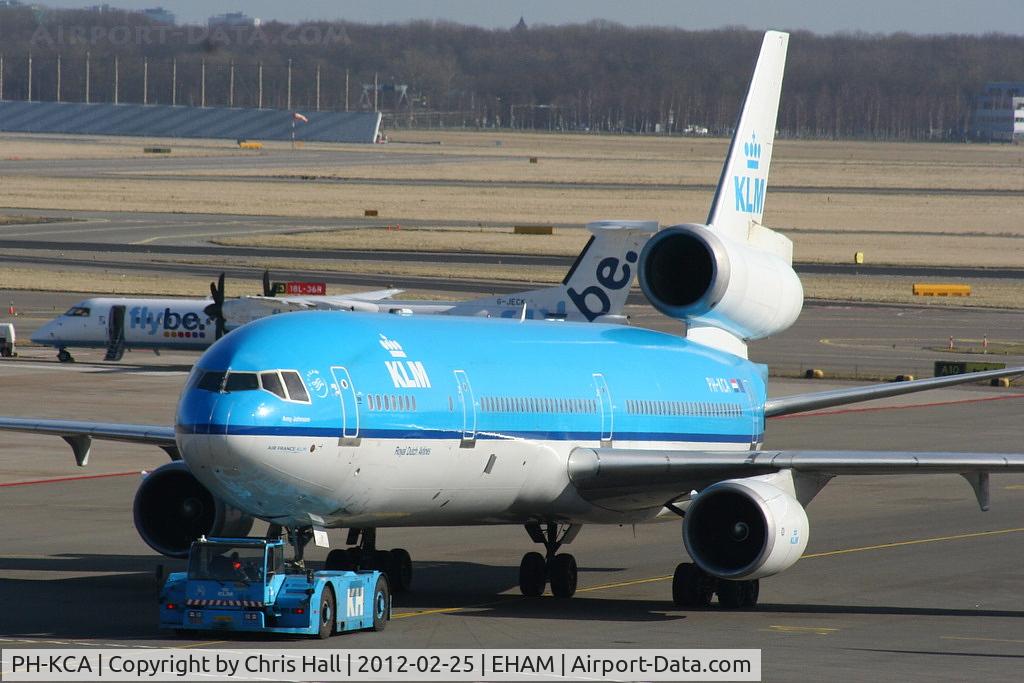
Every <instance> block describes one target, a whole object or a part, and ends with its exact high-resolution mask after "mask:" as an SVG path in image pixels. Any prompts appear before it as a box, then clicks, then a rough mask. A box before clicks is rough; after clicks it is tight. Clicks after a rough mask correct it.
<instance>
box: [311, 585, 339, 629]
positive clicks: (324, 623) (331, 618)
mask: <svg viewBox="0 0 1024 683" xmlns="http://www.w3.org/2000/svg"><path fill="white" fill-rule="evenodd" d="M335 609H336V603H335V601H334V589H333V588H331V587H330V586H325V587H324V592H323V593H321V594H320V610H319V620H320V621H319V624H320V630H319V631H318V632H317V634H316V635H317V638H319V639H320V640H326V639H327V638H330V637H331V636H332V635H333V634H334V622H335V620H336V619H337V612H336V611H335Z"/></svg>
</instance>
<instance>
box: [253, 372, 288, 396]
mask: <svg viewBox="0 0 1024 683" xmlns="http://www.w3.org/2000/svg"><path fill="white" fill-rule="evenodd" d="M260 384H262V385H263V388H264V389H265V390H267V391H269V392H270V393H272V394H273V395H274V396H277V397H278V398H283V399H287V398H288V396H287V395H286V394H285V393H284V386H283V385H282V384H281V376H280V375H278V374H277V373H276V372H263V373H260Z"/></svg>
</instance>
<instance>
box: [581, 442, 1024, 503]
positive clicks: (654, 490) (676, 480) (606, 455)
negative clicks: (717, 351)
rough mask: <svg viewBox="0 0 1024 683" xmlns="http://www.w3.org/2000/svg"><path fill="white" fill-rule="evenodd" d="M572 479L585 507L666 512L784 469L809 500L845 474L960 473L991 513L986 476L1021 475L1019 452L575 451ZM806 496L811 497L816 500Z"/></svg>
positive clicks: (1022, 466) (1023, 469) (1023, 458)
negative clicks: (728, 482)
mask: <svg viewBox="0 0 1024 683" xmlns="http://www.w3.org/2000/svg"><path fill="white" fill-rule="evenodd" d="M568 469H569V478H570V480H572V483H573V485H574V486H575V487H576V490H577V492H579V494H580V496H582V497H583V498H584V499H585V500H588V501H590V502H591V503H594V504H596V505H601V506H602V507H608V508H609V509H612V510H621V511H626V510H640V509H645V508H646V509H649V508H651V507H654V506H657V505H663V504H667V503H670V502H672V501H673V500H676V499H679V498H680V497H683V496H686V495H688V494H689V493H690V492H691V491H700V490H701V489H703V488H705V487H707V486H710V485H711V484H713V483H716V482H719V481H722V480H724V479H736V478H743V477H754V476H759V475H763V474H771V473H772V472H778V471H779V470H784V469H789V470H793V472H794V473H796V474H804V475H808V476H809V477H810V478H811V480H812V481H813V482H815V484H816V488H815V490H814V493H816V492H817V489H819V488H820V487H821V486H822V485H824V483H825V482H827V481H828V480H829V479H831V478H832V477H835V476H838V475H841V474H843V475H846V474H960V475H962V476H963V477H964V478H965V479H967V481H968V482H969V483H970V484H971V486H972V488H973V489H974V492H975V495H976V496H977V498H978V504H979V505H980V506H981V509H982V510H987V509H988V474H989V473H990V472H1024V453H947V452H932V453H915V452H909V451H769V450H765V451H735V452H721V451H718V452H707V451H671V450H650V451H648V450H631V449H619V448H576V449H574V450H573V451H572V453H571V454H570V455H569V464H568ZM814 493H811V496H810V497H813V495H814Z"/></svg>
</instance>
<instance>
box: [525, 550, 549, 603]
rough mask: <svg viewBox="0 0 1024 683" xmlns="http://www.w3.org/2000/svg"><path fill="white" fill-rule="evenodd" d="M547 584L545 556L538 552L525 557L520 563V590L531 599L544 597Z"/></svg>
mask: <svg viewBox="0 0 1024 683" xmlns="http://www.w3.org/2000/svg"><path fill="white" fill-rule="evenodd" d="M546 583H547V562H545V560H544V556H543V555H541V554H540V553H537V552H532V553H526V554H525V555H523V560H522V562H520V563H519V590H520V591H522V593H523V595H525V596H527V597H531V598H536V597H538V596H540V595H543V594H544V585H545V584H546Z"/></svg>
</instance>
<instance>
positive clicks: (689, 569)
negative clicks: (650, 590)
mask: <svg viewBox="0 0 1024 683" xmlns="http://www.w3.org/2000/svg"><path fill="white" fill-rule="evenodd" d="M714 592H715V580H714V578H712V577H711V576H708V575H707V574H706V573H705V572H704V571H703V570H702V569H701V568H700V567H698V566H697V565H695V564H693V563H692V562H683V563H681V564H679V565H678V566H677V567H676V571H675V574H673V575H672V602H674V603H675V604H676V606H677V607H707V606H708V605H710V604H711V596H712V594H713V593H714Z"/></svg>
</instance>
